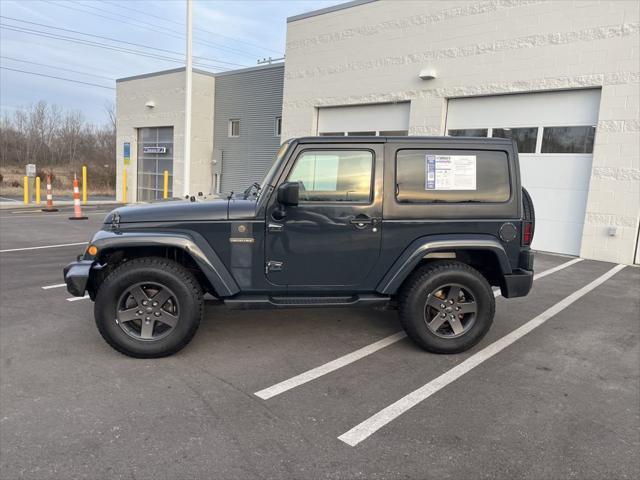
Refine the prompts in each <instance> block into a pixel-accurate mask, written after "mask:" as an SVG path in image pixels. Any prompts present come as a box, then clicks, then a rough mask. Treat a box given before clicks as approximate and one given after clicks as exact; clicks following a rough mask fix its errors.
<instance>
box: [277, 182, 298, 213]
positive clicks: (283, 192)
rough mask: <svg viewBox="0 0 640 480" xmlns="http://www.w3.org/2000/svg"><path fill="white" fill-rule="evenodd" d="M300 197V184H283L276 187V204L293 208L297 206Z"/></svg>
mask: <svg viewBox="0 0 640 480" xmlns="http://www.w3.org/2000/svg"><path fill="white" fill-rule="evenodd" d="M299 196H300V184H299V183H298V182H285V183H283V184H282V185H280V186H279V187H278V203H279V204H280V205H286V206H291V207H294V206H296V205H298V199H299Z"/></svg>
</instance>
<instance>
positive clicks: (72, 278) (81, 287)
mask: <svg viewBox="0 0 640 480" xmlns="http://www.w3.org/2000/svg"><path fill="white" fill-rule="evenodd" d="M94 263H95V261H94V260H77V261H75V262H71V263H70V264H69V265H67V266H66V267H64V270H63V272H64V282H65V283H66V284H67V291H68V292H69V293H70V294H71V295H74V296H76V297H84V294H85V292H86V291H87V285H88V284H89V275H90V274H91V267H93V264H94Z"/></svg>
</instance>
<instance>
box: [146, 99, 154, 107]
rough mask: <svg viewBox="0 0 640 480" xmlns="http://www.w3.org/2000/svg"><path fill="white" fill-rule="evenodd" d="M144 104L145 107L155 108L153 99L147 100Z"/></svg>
mask: <svg viewBox="0 0 640 480" xmlns="http://www.w3.org/2000/svg"><path fill="white" fill-rule="evenodd" d="M144 106H145V107H147V108H155V106H156V102H154V101H153V100H148V101H147V103H145V104H144Z"/></svg>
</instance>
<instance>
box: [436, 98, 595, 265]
mask: <svg viewBox="0 0 640 480" xmlns="http://www.w3.org/2000/svg"><path fill="white" fill-rule="evenodd" d="M599 105H600V90H599V89H590V90H571V91H562V92H548V93H529V94H517V95H500V96H490V97H473V98H455V99H450V100H449V106H448V112H447V132H448V134H449V135H460V136H484V137H486V136H490V137H491V136H493V137H512V138H515V139H516V142H517V143H518V151H519V153H520V169H521V174H522V184H523V186H524V187H526V188H527V190H529V192H530V193H531V196H532V198H533V202H534V205H535V209H536V234H535V238H534V241H533V248H535V249H537V250H543V251H548V252H558V253H566V254H570V255H579V253H580V242H581V239H582V229H583V223H584V215H585V211H586V205H587V193H588V191H589V178H590V175H591V162H592V159H593V141H594V136H595V130H596V128H595V125H596V124H597V121H598V109H599Z"/></svg>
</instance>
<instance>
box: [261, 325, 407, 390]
mask: <svg viewBox="0 0 640 480" xmlns="http://www.w3.org/2000/svg"><path fill="white" fill-rule="evenodd" d="M406 336H407V335H406V334H405V333H404V332H397V333H394V334H393V335H389V336H388V337H385V338H383V339H382V340H378V341H377V342H375V343H372V344H371V345H367V346H366V347H363V348H360V349H358V350H356V351H355V352H351V353H348V354H347V355H343V356H342V357H339V358H336V359H335V360H332V361H330V362H328V363H325V364H324V365H320V366H319V367H316V368H313V369H311V370H307V371H306V372H304V373H301V374H300V375H296V376H295V377H292V378H290V379H288V380H285V381H284V382H280V383H277V384H275V385H273V386H271V387H269V388H265V389H264V390H260V391H259V392H256V393H255V395H256V396H258V397H260V398H262V399H263V400H267V399H269V398H271V397H275V396H276V395H279V394H281V393H283V392H286V391H287V390H291V389H292V388H295V387H299V386H300V385H303V384H305V383H307V382H310V381H311V380H315V379H316V378H318V377H321V376H323V375H326V374H327V373H331V372H333V371H335V370H338V369H339V368H342V367H344V366H345V365H349V364H350V363H353V362H355V361H356V360H360V359H361V358H364V357H366V356H367V355H371V354H372V353H374V352H377V351H378V350H380V349H382V348H385V347H388V346H389V345H392V344H394V343H396V342H398V341H400V340H402V339H403V338H405V337H406Z"/></svg>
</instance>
